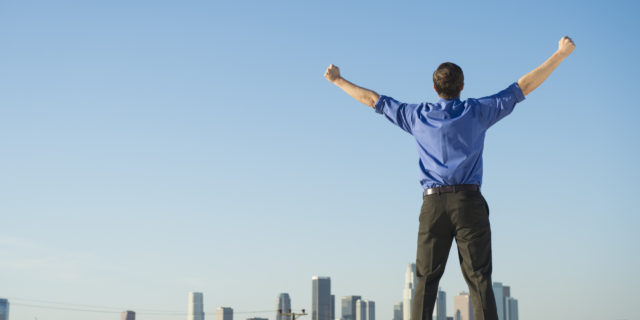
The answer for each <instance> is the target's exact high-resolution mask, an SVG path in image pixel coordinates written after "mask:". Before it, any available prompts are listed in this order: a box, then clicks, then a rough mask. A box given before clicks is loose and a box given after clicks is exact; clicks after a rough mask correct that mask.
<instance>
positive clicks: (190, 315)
mask: <svg viewBox="0 0 640 320" xmlns="http://www.w3.org/2000/svg"><path fill="white" fill-rule="evenodd" d="M187 320H204V304H203V302H202V292H189V307H188V310H187Z"/></svg>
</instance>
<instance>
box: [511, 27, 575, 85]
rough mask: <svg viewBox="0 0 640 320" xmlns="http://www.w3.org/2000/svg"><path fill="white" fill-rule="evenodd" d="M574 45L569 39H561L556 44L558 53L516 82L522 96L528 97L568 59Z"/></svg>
mask: <svg viewBox="0 0 640 320" xmlns="http://www.w3.org/2000/svg"><path fill="white" fill-rule="evenodd" d="M575 47H576V45H575V44H574V43H573V40H571V38H569V37H562V39H560V42H559V43H558V51H556V52H555V53H554V54H553V55H551V57H549V59H547V61H545V62H543V63H542V64H541V65H540V66H539V67H537V68H535V69H533V71H531V72H529V73H527V74H526V75H524V76H523V77H522V78H520V80H518V86H520V89H522V93H524V95H525V96H526V95H528V94H529V93H531V91H533V90H535V89H536V88H537V87H538V86H539V85H540V84H542V82H544V81H545V80H546V79H547V78H548V77H549V75H551V72H553V70H555V68H556V67H558V65H560V62H562V61H563V60H564V59H565V58H566V57H568V56H569V55H570V54H571V52H573V49H574V48H575Z"/></svg>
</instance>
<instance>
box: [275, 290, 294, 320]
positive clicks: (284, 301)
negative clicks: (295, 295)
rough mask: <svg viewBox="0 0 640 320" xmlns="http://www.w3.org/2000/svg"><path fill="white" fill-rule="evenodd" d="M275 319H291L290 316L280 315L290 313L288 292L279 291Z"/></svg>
mask: <svg viewBox="0 0 640 320" xmlns="http://www.w3.org/2000/svg"><path fill="white" fill-rule="evenodd" d="M276 310H278V312H276V320H291V316H285V315H282V314H284V313H291V299H290V298H289V294H288V293H281V294H280V295H279V296H278V302H277V306H276Z"/></svg>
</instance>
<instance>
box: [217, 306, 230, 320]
mask: <svg viewBox="0 0 640 320" xmlns="http://www.w3.org/2000/svg"><path fill="white" fill-rule="evenodd" d="M216 320H233V309H232V308H227V307H218V309H216Z"/></svg>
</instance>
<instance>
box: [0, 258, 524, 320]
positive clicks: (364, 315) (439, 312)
mask: <svg viewBox="0 0 640 320" xmlns="http://www.w3.org/2000/svg"><path fill="white" fill-rule="evenodd" d="M411 265H412V264H409V265H408V268H407V270H405V274H409V275H411V274H412V272H413V271H412V268H411ZM405 278H407V277H405ZM311 287H312V291H313V292H314V294H313V295H312V301H311V304H312V305H313V306H315V307H313V308H314V310H312V314H317V317H318V318H320V317H325V316H326V315H322V312H320V310H321V309H327V305H328V306H329V308H331V307H333V305H332V304H331V303H330V299H333V298H334V297H335V295H334V294H331V278H330V277H320V276H313V277H312V285H311ZM493 287H494V290H499V291H500V292H503V293H504V295H503V296H502V297H500V298H499V299H501V300H503V301H505V302H506V304H505V305H504V308H505V312H506V315H507V316H505V317H506V318H504V320H518V309H517V308H518V307H517V303H518V302H517V300H516V299H514V298H513V297H511V296H510V287H509V286H504V285H503V284H502V283H500V282H495V283H493ZM188 296H189V299H188V302H187V312H186V315H187V319H203V320H204V315H205V312H204V294H203V293H202V292H189V294H188ZM290 299H291V298H290V295H289V294H288V293H280V294H278V298H277V304H276V307H277V308H278V309H277V311H278V312H277V313H276V316H275V317H274V319H275V320H277V319H278V318H279V317H287V316H282V315H281V312H280V311H282V309H281V307H282V306H285V307H286V305H287V302H288V305H290ZM453 300H454V301H453V303H454V309H453V316H451V317H450V316H449V315H448V314H447V311H446V310H447V309H446V304H447V299H446V292H445V291H444V290H442V288H438V291H437V297H436V302H435V308H434V313H433V320H448V319H449V318H451V319H453V320H469V319H473V316H472V315H470V316H467V314H468V313H469V312H470V311H469V310H470V309H469V308H470V307H471V301H470V298H469V295H468V293H466V292H462V293H460V295H459V296H456V297H454V299H453ZM402 304H403V303H402V302H400V303H396V304H395V305H393V306H391V307H392V308H393V309H394V320H395V319H402V318H403V316H404V315H403V312H402ZM8 305H9V301H8V300H7V299H2V298H0V316H3V315H4V316H5V318H0V319H1V320H8V319H7V318H6V315H7V312H4V313H3V311H5V310H8ZM465 305H466V306H465ZM85 307H88V306H85ZM465 308H467V309H466V311H465ZM375 309H376V304H375V302H374V301H372V300H369V299H362V296H360V295H357V296H356V295H350V296H343V297H342V298H341V311H342V312H341V314H340V316H339V317H338V316H337V315H335V314H334V315H333V317H332V318H331V320H350V319H351V320H376V316H375V313H376V311H375ZM287 310H288V311H286V313H291V312H293V313H295V312H296V310H293V309H290V308H287ZM329 310H331V309H329ZM78 311H85V312H86V311H90V310H82V309H78ZM95 311H97V310H95ZM329 312H332V311H329ZM241 313H247V312H241ZM250 313H251V312H250ZM253 313H258V312H253ZM233 314H234V310H233V308H232V307H217V309H216V311H215V320H233V317H234V316H233ZM297 314H298V315H299V316H304V315H308V314H306V313H304V310H303V312H301V313H297ZM135 316H136V313H135V311H132V310H127V311H123V312H122V313H121V319H122V320H135ZM247 320H269V318H262V317H250V318H247Z"/></svg>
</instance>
